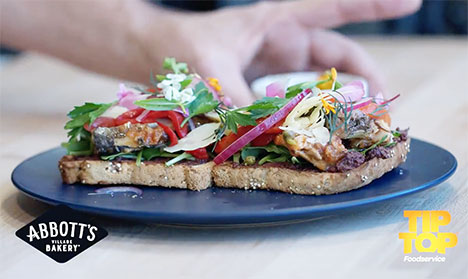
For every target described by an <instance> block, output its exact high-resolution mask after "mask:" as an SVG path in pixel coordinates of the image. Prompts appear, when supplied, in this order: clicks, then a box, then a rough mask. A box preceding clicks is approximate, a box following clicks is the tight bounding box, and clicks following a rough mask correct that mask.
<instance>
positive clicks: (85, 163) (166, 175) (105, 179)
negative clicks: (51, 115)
mask: <svg viewBox="0 0 468 279" xmlns="http://www.w3.org/2000/svg"><path fill="white" fill-rule="evenodd" d="M164 163H165V162H164V161H163V160H159V161H149V162H142V164H141V165H140V166H137V165H136V163H135V161H132V160H121V161H103V160H99V159H97V158H80V157H74V156H68V155H67V156H64V157H62V159H61V160H60V161H59V169H60V173H61V175H62V180H63V182H64V183H67V184H73V183H78V182H79V183H83V184H135V185H145V186H162V187H169V188H171V187H174V188H180V189H189V190H197V191H199V190H203V189H206V188H208V187H210V186H211V185H212V176H211V171H212V168H213V165H214V163H213V162H208V163H193V162H184V163H179V164H175V165H173V166H170V167H167V166H166V165H165V164H164Z"/></svg>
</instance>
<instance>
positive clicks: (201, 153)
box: [186, 147, 209, 160]
mask: <svg viewBox="0 0 468 279" xmlns="http://www.w3.org/2000/svg"><path fill="white" fill-rule="evenodd" d="M186 152H187V153H189V154H191V155H192V156H193V157H195V158H197V159H200V160H207V159H208V158H209V156H208V152H207V151H206V148H205V147H202V148H198V149H195V150H191V151H186Z"/></svg>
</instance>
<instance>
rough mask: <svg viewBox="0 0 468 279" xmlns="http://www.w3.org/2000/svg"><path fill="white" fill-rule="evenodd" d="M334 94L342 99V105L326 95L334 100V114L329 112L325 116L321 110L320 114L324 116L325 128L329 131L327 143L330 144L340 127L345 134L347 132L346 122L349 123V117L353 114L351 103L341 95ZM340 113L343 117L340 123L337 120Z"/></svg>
mask: <svg viewBox="0 0 468 279" xmlns="http://www.w3.org/2000/svg"><path fill="white" fill-rule="evenodd" d="M334 92H335V93H337V94H339V95H340V96H341V97H342V98H343V100H344V103H341V102H340V101H338V99H337V98H336V97H335V96H333V95H332V94H330V93H328V94H329V95H330V96H331V97H332V98H333V99H334V103H333V106H334V107H335V113H333V112H329V113H328V114H326V113H325V111H324V109H323V108H322V110H323V111H322V112H323V113H324V114H325V120H326V121H327V126H328V128H329V130H330V139H329V142H331V140H332V137H333V134H334V133H335V132H336V131H338V130H339V129H341V128H342V127H344V131H345V133H347V132H348V122H349V118H350V117H351V113H352V112H353V103H352V102H348V101H347V100H346V98H345V97H344V96H343V94H341V93H340V92H338V91H334ZM340 113H341V114H342V115H343V121H342V122H341V123H340V119H339V116H340ZM338 123H339V124H338Z"/></svg>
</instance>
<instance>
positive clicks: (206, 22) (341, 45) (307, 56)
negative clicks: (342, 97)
mask: <svg viewBox="0 0 468 279" xmlns="http://www.w3.org/2000/svg"><path fill="white" fill-rule="evenodd" d="M420 4H421V0H355V1H339V0H315V1H285V2H274V3H272V2H260V3H258V4H255V5H249V6H242V7H234V8H227V9H222V10H218V11H215V12H211V13H199V14H192V13H176V12H174V13H173V12H171V13H170V14H168V15H167V16H168V18H167V20H168V22H170V23H169V24H168V25H166V26H159V27H162V29H160V31H159V33H157V34H153V35H152V36H149V34H148V33H144V34H145V36H146V38H148V40H147V41H145V45H146V46H157V51H156V50H155V51H154V53H148V54H147V55H148V57H152V58H151V59H149V60H148V61H150V62H151V63H152V66H153V67H154V65H156V64H155V62H156V63H157V65H160V64H161V61H162V59H163V57H164V56H174V57H177V59H178V60H179V61H187V62H188V63H189V65H191V67H192V68H193V69H194V70H195V71H197V72H198V73H200V74H201V75H202V76H206V77H216V78H218V79H219V81H220V83H221V85H222V87H223V91H224V93H225V94H226V95H228V96H229V97H231V99H232V100H233V102H234V103H235V104H237V105H245V104H249V103H251V102H252V101H253V100H254V97H253V96H252V94H251V92H250V89H249V87H248V85H247V82H246V79H245V77H247V78H254V77H258V76H261V75H265V74H271V73H278V72H287V71H303V70H308V69H321V70H323V69H326V68H330V67H332V66H334V67H336V68H337V69H338V70H339V71H344V72H348V73H352V74H356V75H360V76H363V77H364V78H366V79H367V80H368V81H369V83H370V87H371V92H373V93H377V92H379V91H382V90H384V86H383V78H382V76H381V71H380V70H379V69H378V68H377V66H376V65H375V63H374V62H373V60H372V59H371V58H370V56H369V55H368V54H367V53H366V51H365V50H364V49H363V48H362V47H361V46H359V45H358V44H357V43H355V42H353V41H352V40H350V39H349V38H346V37H344V36H342V35H340V34H338V33H336V32H333V31H327V30H324V29H323V28H333V27H336V26H340V25H342V24H345V23H350V22H358V21H371V20H379V19H386V18H393V17H398V16H403V15H406V14H409V13H412V12H414V11H416V10H417V9H418V8H419V6H420ZM147 23H150V22H147ZM171 23H172V24H171ZM154 24H157V22H154ZM168 26H171V27H170V28H169V27H168ZM143 30H147V31H150V32H151V30H152V28H150V27H149V26H148V28H146V29H143Z"/></svg>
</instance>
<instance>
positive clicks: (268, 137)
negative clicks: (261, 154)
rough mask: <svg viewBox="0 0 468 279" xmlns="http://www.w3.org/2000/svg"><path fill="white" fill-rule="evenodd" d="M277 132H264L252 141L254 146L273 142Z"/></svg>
mask: <svg viewBox="0 0 468 279" xmlns="http://www.w3.org/2000/svg"><path fill="white" fill-rule="evenodd" d="M276 135H277V134H266V133H265V134H263V135H260V136H258V137H257V138H255V139H254V140H253V141H251V142H250V143H251V145H252V146H265V145H268V144H269V143H270V142H272V141H273V140H274V139H275V137H276Z"/></svg>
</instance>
